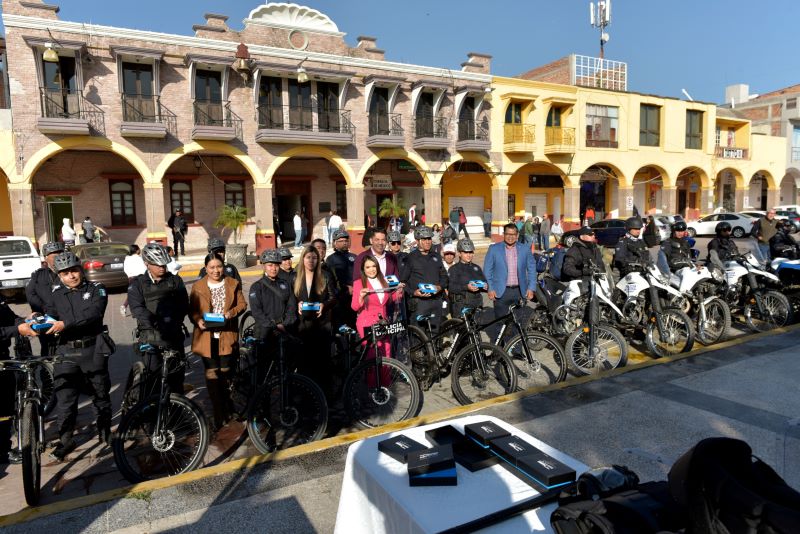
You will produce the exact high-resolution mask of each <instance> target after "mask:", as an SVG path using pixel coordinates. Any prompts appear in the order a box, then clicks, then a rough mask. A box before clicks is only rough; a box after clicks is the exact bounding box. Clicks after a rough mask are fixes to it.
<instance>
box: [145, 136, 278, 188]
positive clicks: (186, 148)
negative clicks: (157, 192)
mask: <svg viewBox="0 0 800 534" xmlns="http://www.w3.org/2000/svg"><path fill="white" fill-rule="evenodd" d="M204 150H206V151H209V152H218V153H220V154H224V155H226V156H230V157H232V158H233V159H235V160H236V161H238V162H239V163H240V164H241V165H242V167H244V168H245V170H246V171H247V173H248V174H249V175H250V177H251V178H252V179H253V183H255V184H261V183H263V182H264V177H263V176H262V174H261V171H260V170H259V168H258V166H257V165H256V163H255V162H254V161H253V159H252V158H251V157H250V156H248V155H247V154H246V153H244V152H242V151H241V150H239V149H238V148H236V147H235V146H232V145H231V144H229V143H224V142H222V141H193V142H191V143H189V144H187V145H183V146H179V147H178V148H176V149H175V150H173V151H171V152H170V153H169V154H167V155H166V156H164V159H162V160H161V163H159V164H158V167H156V170H155V172H154V173H153V179H152V181H153V182H154V183H161V182H162V181H163V180H164V175H165V174H167V171H168V170H169V168H170V167H171V166H172V165H173V164H174V163H175V162H176V161H178V160H179V159H181V158H182V157H184V156H187V155H190V154H194V153H195V152H202V151H204Z"/></svg>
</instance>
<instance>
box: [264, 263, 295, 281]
mask: <svg viewBox="0 0 800 534" xmlns="http://www.w3.org/2000/svg"><path fill="white" fill-rule="evenodd" d="M296 272H297V271H295V270H294V267H292V270H291V271H284V270H283V269H281V268H278V278H280V279H281V280H283V281H284V282H286V283H288V284H290V285H294V275H295V273H296ZM264 276H266V275H264Z"/></svg>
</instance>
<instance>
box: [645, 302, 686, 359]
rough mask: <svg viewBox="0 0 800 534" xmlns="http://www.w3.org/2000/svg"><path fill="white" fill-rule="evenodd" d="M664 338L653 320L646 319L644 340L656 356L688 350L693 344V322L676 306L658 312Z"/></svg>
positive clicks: (670, 354) (660, 356)
mask: <svg viewBox="0 0 800 534" xmlns="http://www.w3.org/2000/svg"><path fill="white" fill-rule="evenodd" d="M659 315H660V316H661V322H662V324H663V325H664V330H665V334H666V336H665V337H666V338H665V339H664V338H662V336H661V335H660V333H659V331H658V324H657V323H656V322H655V320H654V319H653V320H650V321H647V326H646V327H645V336H644V341H645V344H646V345H647V348H648V350H650V353H651V354H652V355H653V356H655V357H656V358H663V357H666V356H672V355H673V354H680V353H681V352H689V351H690V350H692V347H693V346H694V323H693V322H692V320H691V319H689V316H688V315H686V314H685V313H683V312H682V311H680V310H678V309H676V308H666V309H663V310H661V312H660V313H659Z"/></svg>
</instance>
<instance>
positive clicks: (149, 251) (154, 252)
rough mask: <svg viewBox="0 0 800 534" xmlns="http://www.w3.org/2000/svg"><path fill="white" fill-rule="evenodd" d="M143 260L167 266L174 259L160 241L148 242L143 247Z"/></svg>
mask: <svg viewBox="0 0 800 534" xmlns="http://www.w3.org/2000/svg"><path fill="white" fill-rule="evenodd" d="M142 260H144V262H145V263H150V264H152V265H160V266H162V267H166V265H167V264H168V263H169V262H171V261H172V258H170V257H169V253H167V249H165V248H164V247H163V246H161V245H159V244H158V243H148V244H146V245H145V246H144V248H143V249H142Z"/></svg>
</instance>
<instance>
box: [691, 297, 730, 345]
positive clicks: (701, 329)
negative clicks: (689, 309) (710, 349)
mask: <svg viewBox="0 0 800 534" xmlns="http://www.w3.org/2000/svg"><path fill="white" fill-rule="evenodd" d="M705 307H706V320H705V321H703V320H702V319H700V313H699V312H698V313H697V323H696V325H697V341H699V342H700V343H702V344H703V345H713V344H714V343H717V342H719V341H722V340H724V339H725V338H726V337H728V331H729V330H730V328H731V308H730V306H728V303H727V302H725V301H724V300H722V299H721V298H715V299H712V300H710V301H708V303H707V304H706V305H705Z"/></svg>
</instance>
